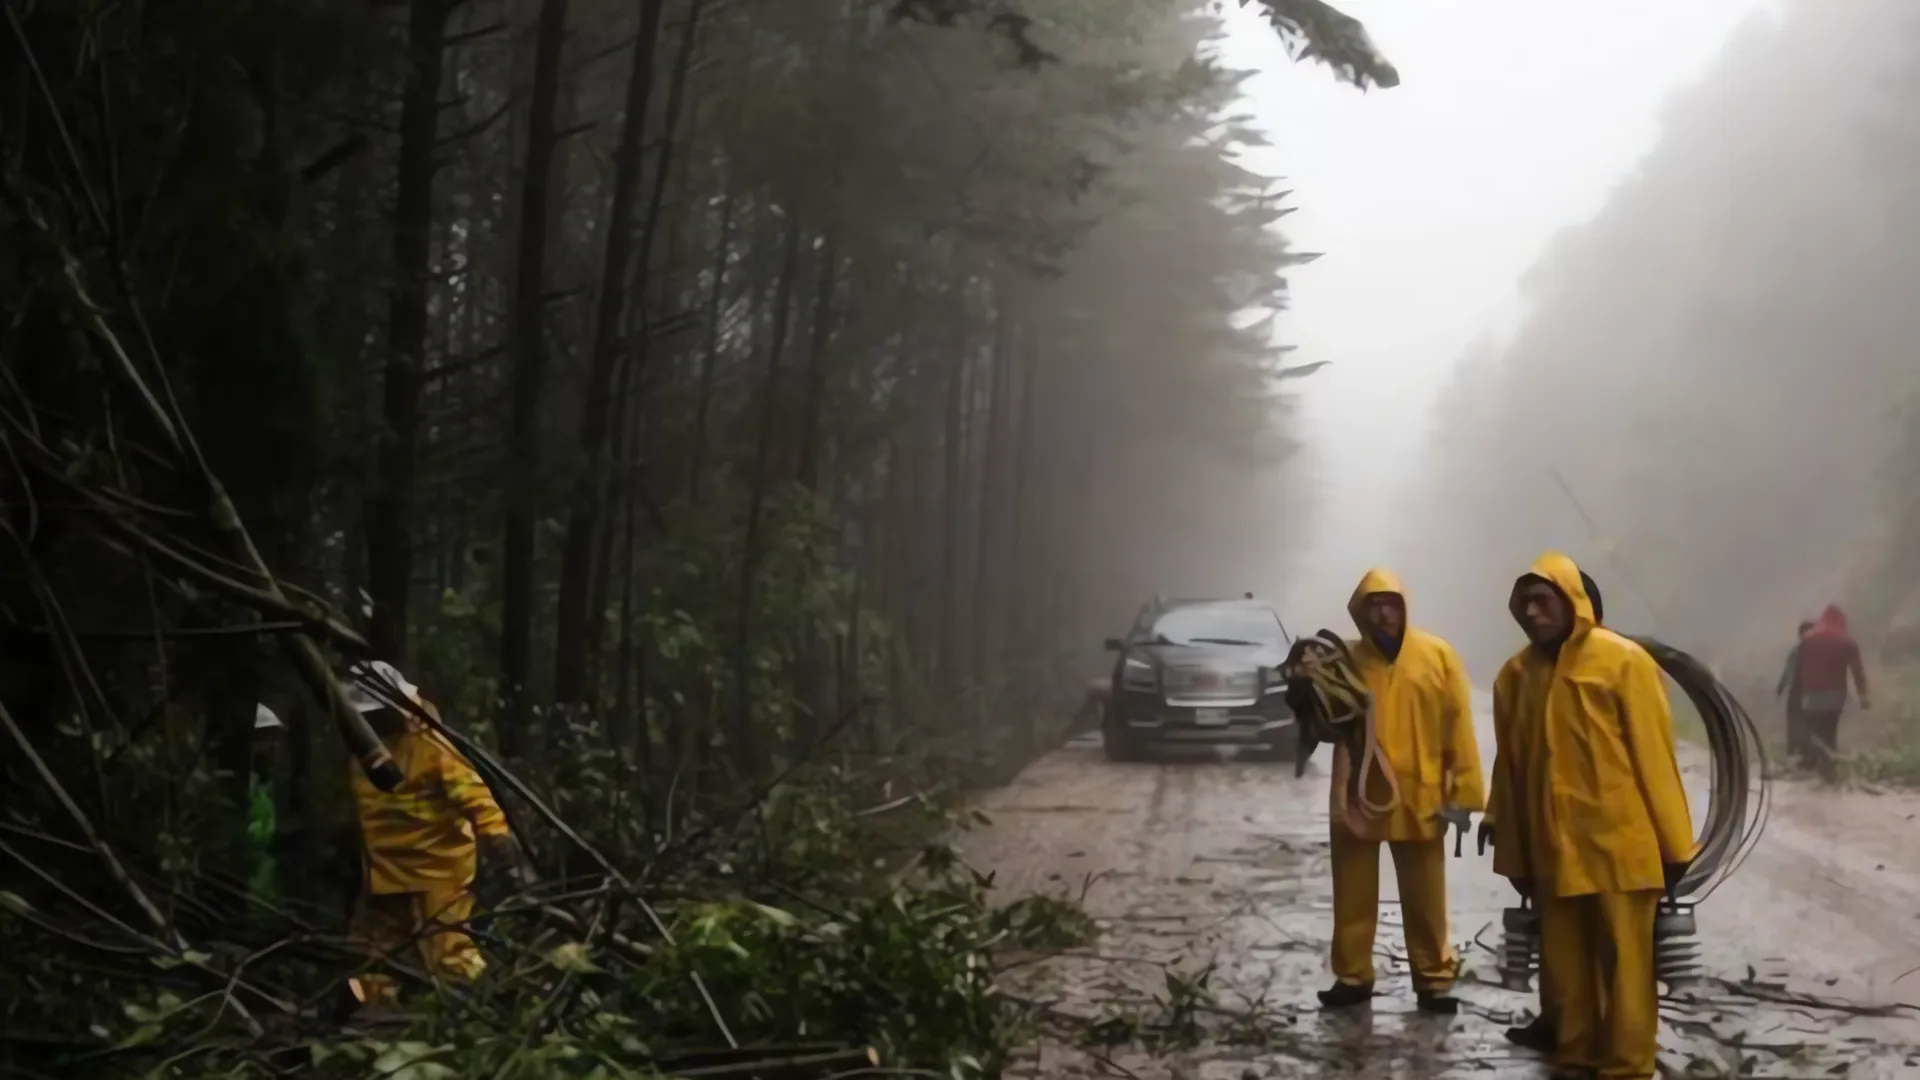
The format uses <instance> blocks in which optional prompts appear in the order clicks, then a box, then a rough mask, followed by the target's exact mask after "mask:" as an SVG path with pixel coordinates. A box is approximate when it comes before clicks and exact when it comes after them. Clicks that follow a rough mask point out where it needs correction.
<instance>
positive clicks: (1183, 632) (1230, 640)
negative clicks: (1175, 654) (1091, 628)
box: [1134, 604, 1286, 645]
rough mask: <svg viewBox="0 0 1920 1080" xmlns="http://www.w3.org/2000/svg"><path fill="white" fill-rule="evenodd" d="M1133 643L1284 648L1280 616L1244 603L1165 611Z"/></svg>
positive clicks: (1206, 605) (1267, 609)
mask: <svg viewBox="0 0 1920 1080" xmlns="http://www.w3.org/2000/svg"><path fill="white" fill-rule="evenodd" d="M1134 640H1136V641H1139V642H1164V643H1170V644H1174V645H1283V644H1285V643H1286V638H1285V636H1284V635H1283V634H1282V633H1281V630H1280V619H1279V616H1277V615H1275V614H1274V613H1273V611H1272V610H1271V609H1269V608H1263V607H1254V606H1251V605H1247V604H1196V605H1193V606H1192V607H1180V608H1174V609H1173V610H1172V611H1168V612H1164V613H1162V614H1161V615H1160V617H1159V618H1157V619H1155V620H1154V621H1153V624H1152V625H1151V626H1149V627H1147V628H1146V630H1145V632H1144V633H1141V634H1139V635H1138V636H1137V637H1136V638H1135V639H1134Z"/></svg>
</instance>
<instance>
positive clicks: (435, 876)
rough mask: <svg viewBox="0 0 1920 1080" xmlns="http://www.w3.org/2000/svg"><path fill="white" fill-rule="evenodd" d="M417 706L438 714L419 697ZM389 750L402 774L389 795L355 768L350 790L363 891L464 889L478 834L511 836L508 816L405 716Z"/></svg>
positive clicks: (470, 773)
mask: <svg viewBox="0 0 1920 1080" xmlns="http://www.w3.org/2000/svg"><path fill="white" fill-rule="evenodd" d="M415 703H416V704H418V705H420V706H421V707H422V708H424V709H427V710H429V711H430V712H432V715H433V716H435V717H436V718H437V717H438V716H439V713H438V711H435V710H434V709H433V705H432V704H431V703H429V702H427V701H426V700H424V699H421V698H416V699H415ZM387 749H388V750H389V751H391V752H392V754H393V757H394V760H395V761H396V762H398V763H399V765H400V772H401V774H402V777H403V779H402V780H401V781H400V786H399V787H397V788H395V789H394V790H393V791H391V792H383V791H381V790H380V789H379V788H376V787H374V786H373V784H372V783H371V782H370V781H368V779H367V778H366V776H365V775H364V774H363V772H362V771H361V770H358V769H356V770H354V771H353V795H354V800H355V802H356V803H357V804H358V806H359V811H360V835H361V837H362V839H363V840H364V842H365V844H366V854H367V891H368V892H370V893H372V894H374V895H376V896H380V895H386V894H391V893H433V894H442V893H447V892H462V891H465V890H466V889H467V888H468V887H469V886H471V885H472V884H473V877H474V873H475V872H476V870H477V869H478V862H479V859H478V854H477V849H476V838H477V837H480V836H505V835H509V833H508V829H507V818H506V815H505V814H503V813H502V812H501V810H500V804H499V803H498V802H495V801H494V797H493V792H492V791H491V790H489V789H488V788H487V785H486V782H485V781H483V780H481V779H480V775H479V774H478V773H476V772H474V770H473V766H472V765H469V764H467V760H466V759H465V758H463V757H461V756H460V753H459V752H458V751H456V750H455V749H454V748H453V747H452V746H450V745H448V744H447V742H446V741H445V740H444V739H442V738H441V737H440V736H439V735H438V734H437V733H435V732H433V731H431V730H429V729H428V728H427V727H426V726H425V725H423V724H421V723H420V722H419V721H417V720H413V719H411V718H409V719H408V721H407V728H406V731H405V732H403V733H402V734H401V735H400V737H399V738H397V739H390V740H389V741H388V744H387Z"/></svg>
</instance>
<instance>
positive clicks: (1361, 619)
mask: <svg viewBox="0 0 1920 1080" xmlns="http://www.w3.org/2000/svg"><path fill="white" fill-rule="evenodd" d="M1380 593H1389V594H1391V595H1394V596H1397V597H1399V598H1400V606H1401V607H1402V608H1405V607H1406V606H1407V590H1406V589H1405V587H1403V586H1402V585H1401V584H1400V579H1399V578H1398V577H1396V576H1395V575H1394V572H1393V571H1391V570H1387V569H1384V568H1382V567H1378V566H1376V567H1374V568H1373V569H1371V570H1369V571H1367V572H1366V573H1365V574H1364V575H1362V576H1361V578H1360V584H1358V585H1355V586H1354V587H1353V595H1352V596H1350V597H1348V598H1347V614H1348V615H1350V616H1352V617H1353V625H1354V626H1355V627H1356V628H1357V629H1359V631H1360V639H1361V640H1362V641H1371V640H1372V639H1373V627H1371V626H1369V625H1368V624H1367V597H1369V596H1376V595H1378V594H1380Z"/></svg>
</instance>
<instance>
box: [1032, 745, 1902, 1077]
mask: <svg viewBox="0 0 1920 1080" xmlns="http://www.w3.org/2000/svg"><path fill="white" fill-rule="evenodd" d="M1256 768H1257V767H1256ZM1221 771H1222V772H1223V773H1227V774H1229V776H1228V777H1226V778H1223V781H1222V782H1221V783H1219V784H1217V785H1212V784H1210V785H1208V786H1207V789H1209V790H1212V791H1214V792H1216V794H1214V795H1212V796H1208V795H1205V794H1202V795H1200V796H1199V797H1198V798H1199V802H1198V804H1197V805H1196V806H1195V808H1194V811H1193V812H1194V813H1196V814H1199V813H1203V812H1204V811H1205V810H1206V809H1207V806H1206V802H1207V799H1208V798H1216V799H1221V800H1232V799H1234V798H1235V797H1236V793H1235V792H1234V791H1233V789H1234V788H1236V787H1238V788H1240V789H1241V790H1240V792H1239V793H1238V798H1239V799H1241V800H1245V799H1246V798H1247V795H1246V791H1247V790H1248V789H1249V788H1253V787H1254V786H1255V785H1259V790H1260V791H1261V793H1262V794H1263V795H1265V796H1266V797H1268V798H1271V796H1272V793H1273V792H1274V791H1275V790H1276V789H1275V787H1274V786H1273V782H1272V780H1271V778H1270V775H1269V774H1266V773H1263V772H1258V771H1255V769H1250V768H1249V767H1246V766H1231V765H1230V766H1226V767H1224V768H1223V769H1222V770H1221ZM1241 772H1244V773H1245V775H1244V776H1238V777H1235V776H1233V775H1232V774H1235V773H1241ZM1288 787H1290V785H1289V786H1283V787H1282V788H1281V790H1283V791H1285V790H1287V788H1288ZM1189 790H1191V789H1189ZM1160 792H1161V794H1162V796H1163V797H1164V795H1165V792H1166V788H1165V786H1164V785H1162V786H1161V787H1160ZM1291 794H1292V804H1291V805H1268V806H1266V807H1263V808H1262V812H1261V813H1260V814H1259V815H1258V816H1257V818H1256V821H1257V826H1256V827H1262V826H1264V827H1265V828H1267V830H1268V831H1267V832H1266V833H1264V834H1260V833H1256V842H1255V843H1253V844H1249V843H1248V840H1249V837H1248V830H1247V829H1246V828H1245V827H1244V826H1241V822H1242V820H1243V818H1244V816H1245V814H1244V811H1245V809H1246V807H1247V805H1248V804H1247V803H1246V802H1245V801H1241V802H1240V803H1239V804H1238V805H1237V806H1234V807H1233V809H1232V812H1231V816H1227V815H1222V819H1224V820H1225V821H1229V822H1232V823H1233V824H1234V825H1235V826H1237V827H1236V828H1232V829H1227V828H1220V827H1215V828H1212V829H1209V828H1206V827H1204V826H1205V825H1206V822H1205V821H1204V820H1203V821H1201V822H1200V827H1196V828H1194V829H1192V830H1191V831H1189V832H1188V833H1187V835H1188V836H1189V837H1190V838H1191V839H1189V840H1188V841H1187V850H1185V851H1183V852H1182V855H1183V856H1184V857H1183V858H1179V859H1168V858H1166V852H1165V850H1164V849H1163V848H1161V847H1159V846H1158V842H1157V841H1156V843H1155V844H1153V845H1145V846H1143V847H1142V848H1141V849H1140V850H1141V852H1142V854H1143V855H1145V854H1146V853H1153V854H1155V855H1156V856H1158V858H1157V859H1156V861H1154V862H1153V863H1152V864H1151V868H1149V864H1148V863H1146V862H1145V861H1144V860H1143V861H1142V862H1141V863H1139V864H1137V865H1138V866H1139V867H1140V868H1139V869H1138V870H1136V871H1135V872H1134V873H1133V874H1132V875H1131V876H1130V877H1128V878H1127V879H1126V880H1124V881H1117V880H1115V879H1116V878H1118V877H1119V875H1107V876H1106V879H1105V885H1104V887H1103V888H1102V889H1101V890H1100V891H1099V892H1098V893H1097V894H1093V895H1092V896H1090V901H1089V902H1090V904H1091V906H1092V908H1093V910H1092V911H1091V914H1093V915H1094V917H1095V919H1096V924H1097V925H1098V926H1099V927H1100V930H1101V940H1100V941H1099V942H1098V944H1097V945H1096V946H1095V947H1094V950H1093V951H1094V952H1097V955H1073V956H1065V957H1056V958H1052V959H1049V960H1046V961H1045V962H1042V963H1036V964H1031V965H1023V966H1022V967H1021V968H1020V969H1018V970H1017V971H1015V972H1013V973H1011V974H1010V975H1009V977H1008V979H1007V986H1008V990H1009V992H1011V993H1013V994H1015V995H1017V996H1018V997H1020V998H1021V999H1023V1000H1027V1001H1031V1002H1045V1003H1048V1007H1047V1008H1048V1015H1049V1016H1051V1017H1052V1019H1053V1021H1054V1022H1053V1024H1052V1025H1051V1030H1052V1032H1053V1035H1052V1037H1051V1038H1050V1040H1048V1041H1047V1042H1045V1043H1044V1044H1043V1045H1042V1046H1040V1047H1039V1048H1038V1049H1037V1050H1036V1051H1035V1052H1034V1053H1033V1054H1031V1055H1029V1056H1028V1057H1027V1058H1026V1059H1024V1060H1022V1061H1020V1062H1019V1063H1017V1065H1016V1067H1015V1068H1013V1069H1012V1070H1010V1075H1013V1076H1018V1077H1032V1078H1036V1080H1037V1078H1042V1077H1047V1078H1051V1077H1081V1076H1085V1077H1113V1078H1124V1080H1154V1078H1167V1080H1174V1078H1180V1080H1248V1078H1259V1080H1265V1078H1269V1077H1320V1076H1346V1077H1360V1078H1371V1077H1393V1078H1400V1077H1405V1078H1410V1080H1424V1078H1438V1077H1451V1076H1461V1077H1466V1076H1472V1077H1484V1078H1491V1080H1503V1078H1507V1077H1515V1078H1519V1077H1528V1078H1539V1077H1544V1076H1545V1075H1546V1071H1545V1068H1544V1066H1543V1064H1542V1063H1541V1062H1540V1060H1539V1059H1538V1058H1537V1057H1536V1056H1534V1055H1532V1054H1531V1053H1529V1052H1527V1051H1523V1050H1520V1049H1518V1048H1515V1047H1513V1046H1512V1045H1510V1044H1508V1043H1507V1042H1506V1041H1505V1039H1504V1038H1503V1037H1502V1029H1503V1028H1505V1027H1506V1026H1508V1025H1510V1024H1513V1023H1518V1022H1521V1021H1522V1020H1524V1019H1525V1017H1527V1016H1528V1015H1530V1012H1531V1009H1532V1008H1533V1006H1534V1004H1535V1002H1534V999H1533V997H1532V995H1530V994H1516V993H1513V992H1510V991H1507V990H1505V989H1503V988H1501V987H1500V986H1498V985H1497V983H1496V982H1495V980H1496V979H1497V973H1496V971H1495V964H1496V958H1495V956H1494V954H1493V950H1494V949H1496V948H1497V947H1498V944H1499V917H1500V909H1501V907H1502V906H1504V904H1505V903H1507V902H1508V898H1509V897H1510V895H1511V894H1510V893H1508V892H1506V891H1505V890H1504V887H1503V886H1501V885H1498V884H1497V879H1493V878H1492V877H1491V874H1490V872H1488V871H1484V870H1474V869H1471V868H1470V866H1469V864H1470V863H1472V860H1466V861H1462V862H1453V861H1450V862H1449V869H1450V870H1452V869H1453V868H1454V867H1460V868H1461V869H1460V870H1459V871H1457V873H1458V875H1459V877H1460V880H1459V881H1457V882H1453V883H1450V884H1451V885H1452V888H1451V890H1450V891H1451V893H1452V896H1453V903H1454V910H1453V920H1454V934H1455V937H1456V940H1458V941H1459V943H1460V949H1461V956H1462V961H1463V974H1462V981H1461V985H1460V987H1459V990H1458V994H1459V996H1460V997H1461V999H1462V1001H1463V1011H1462V1014H1461V1015H1459V1016H1457V1017H1434V1016H1429V1015H1426V1014H1422V1013H1419V1012H1416V1011H1415V1010H1414V1009H1413V1005H1412V1001H1411V991H1410V989H1409V987H1408V985H1407V980H1406V963H1405V959H1404V955H1403V952H1402V941H1401V929H1400V928H1401V913H1400V909H1399V907H1398V905H1397V904H1396V903H1393V902H1392V901H1391V899H1390V898H1391V896H1392V893H1393V886H1392V877H1393V875H1392V871H1391V868H1390V865H1389V866H1383V870H1382V891H1383V893H1384V894H1385V895H1386V896H1387V897H1388V898H1389V900H1388V902H1387V903H1384V904H1382V906H1381V912H1380V922H1379V936H1378V940H1377V944H1376V952H1377V954H1378V961H1377V963H1378V967H1379V979H1380V982H1379V990H1380V993H1381V994H1382V996H1381V997H1379V998H1377V999H1376V1000H1375V1002H1374V1003H1373V1005H1372V1006H1371V1007H1370V1008H1366V1009H1360V1010H1355V1011H1352V1012H1345V1013H1338V1014H1327V1013H1322V1012H1320V1011H1319V1010H1318V1009H1317V1002H1316V1001H1315V999H1314V996H1313V995H1314V991H1315V990H1317V989H1320V988H1322V987H1324V986H1325V985H1326V984H1327V983H1328V981H1329V976H1328V975H1327V973H1326V942H1327V935H1328V931H1329V930H1330V928H1331V915H1330V911H1331V886H1330V883H1329V880H1328V876H1327V872H1326V865H1325V864H1326V843H1325V840H1324V829H1325V815H1324V809H1323V808H1324V801H1323V800H1324V796H1323V795H1321V796H1320V797H1319V799H1317V800H1316V799H1314V798H1313V797H1312V796H1311V795H1309V796H1301V795H1299V794H1298V793H1297V791H1295V792H1292V793H1291ZM1315 794H1317V792H1316V793H1315ZM1316 801H1317V802H1318V806H1317V807H1316V806H1315V802H1316ZM1316 809H1318V810H1319V812H1318V813H1314V810H1316ZM1170 816H1173V815H1170ZM1287 816H1292V820H1290V821H1287V822H1286V823H1287V824H1288V825H1290V826H1293V827H1294V830H1297V831H1288V832H1286V833H1285V834H1284V835H1282V834H1280V833H1275V832H1273V831H1271V826H1272V823H1273V822H1274V821H1275V820H1285V819H1286V817H1287ZM1219 820H1220V819H1216V822H1215V824H1216V826H1217V825H1218V823H1219ZM1160 824H1162V825H1169V824H1177V823H1175V822H1169V821H1167V820H1166V819H1165V818H1163V819H1162V821H1161V822H1160ZM1021 827H1022V828H1027V827H1029V826H1028V823H1027V822H1023V823H1022V826H1021ZM1314 830H1319V833H1318V837H1315V836H1314V835H1313V832H1314ZM1210 840H1211V841H1212V842H1211V843H1209V841H1210ZM1702 921H1703V924H1704V925H1703V929H1704V931H1705V933H1706V935H1707V940H1706V941H1705V942H1704V943H1703V944H1704V953H1705V962H1706V963H1707V965H1708V966H1709V969H1710V972H1709V973H1710V974H1714V975H1726V976H1728V977H1729V978H1730V979H1731V980H1732V981H1730V982H1715V983H1707V984H1704V985H1703V987H1702V989H1701V990H1700V991H1699V992H1698V993H1697V995H1696V997H1697V1000H1694V1001H1691V1002H1674V1003H1670V1004H1669V1005H1668V1006H1667V1007H1666V1008H1664V1009H1663V1017H1664V1019H1665V1021H1666V1024H1665V1030H1663V1032H1662V1047H1663V1048H1664V1050H1665V1051H1666V1053H1665V1054H1664V1055H1663V1058H1662V1068H1663V1074H1664V1075H1671V1076H1699V1077H1717V1076H1727V1077H1733V1076H1739V1077H1750V1078H1753V1080H1767V1078H1788V1077H1792V1078H1812V1077H1844V1078H1854V1080H1881V1078H1893V1077H1915V1076H1920V1037H1917V1036H1920V1020H1916V1019H1915V1018H1913V1017H1911V1016H1893V1017H1889V1016H1872V1015H1856V1014H1855V1013H1854V1012H1850V1011H1848V1010H1846V1009H1844V1008H1835V1007H1832V1005H1831V1003H1824V1002H1821V1001H1819V1000H1818V999H1817V998H1812V997H1806V998H1796V997H1794V996H1793V995H1792V994H1790V993H1787V992H1782V991H1776V990H1773V989H1770V988H1769V987H1768V986H1762V985H1755V986H1746V985H1741V984H1742V983H1744V982H1745V981H1746V980H1747V978H1748V974H1747V965H1748V963H1749V961H1748V960H1746V959H1744V958H1743V957H1742V955H1741V952H1740V946H1741V945H1742V944H1743V943H1741V942H1730V941H1725V940H1718V939H1715V938H1714V937H1713V936H1712V934H1713V925H1714V920H1713V918H1712V910H1711V906H1709V907H1707V908H1703V909H1702ZM1474 935H1479V940H1480V942H1481V944H1478V945H1476V944H1475V943H1474V942H1473V940H1471V939H1472V938H1473V936H1474ZM1170 972H1171V973H1172V975H1173V979H1172V981H1170V979H1169V973H1170ZM1203 974H1204V976H1205V979H1206V986H1207V990H1208V996H1206V997H1187V996H1185V992H1184V991H1181V990H1178V989H1174V987H1175V986H1176V984H1178V983H1179V981H1180V980H1196V979H1199V978H1201V977H1202V975H1203ZM1763 974H1764V972H1763ZM1762 981H1763V982H1764V981H1768V980H1766V979H1764V978H1763V979H1762ZM1813 981H1815V982H1816V983H1818V982H1819V980H1818V979H1815V980H1813ZM1793 989H1794V990H1796V991H1797V990H1799V989H1800V988H1799V987H1794V988H1793ZM1170 998H1172V999H1173V1005H1174V1006H1175V1007H1174V1008H1173V1009H1172V1010H1171V1011H1170V1009H1169V1000H1170ZM1183 1008H1184V1009H1185V1012H1186V1015H1185V1016H1184V1017H1183V1016H1181V1015H1177V1014H1180V1013H1181V1012H1182V1009H1183ZM1116 1018H1128V1019H1131V1020H1132V1021H1134V1023H1135V1025H1136V1027H1134V1028H1131V1029H1130V1030H1139V1029H1140V1028H1142V1027H1144V1028H1145V1029H1147V1030H1153V1029H1154V1027H1155V1025H1164V1024H1165V1023H1166V1022H1167V1021H1168V1020H1169V1019H1173V1020H1175V1021H1178V1020H1181V1019H1187V1020H1190V1021H1191V1022H1192V1023H1193V1024H1195V1025H1196V1026H1197V1033H1198V1035H1197V1045H1175V1046H1171V1047H1168V1048H1165V1049H1163V1050H1162V1051H1161V1052H1158V1053H1149V1052H1146V1051H1144V1050H1142V1049H1141V1048H1140V1046H1139V1045H1138V1043H1132V1044H1128V1045H1122V1046H1113V1047H1110V1048H1106V1049H1090V1048H1089V1047H1088V1046H1086V1045H1085V1043H1084V1039H1085V1036H1086V1033H1087V1029H1088V1028H1089V1027H1090V1026H1091V1025H1094V1024H1098V1023H1100V1022H1102V1021H1109V1022H1111V1021H1113V1020H1115V1019H1116Z"/></svg>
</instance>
